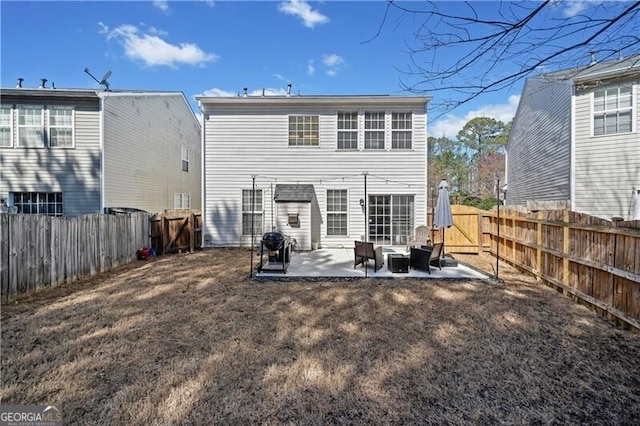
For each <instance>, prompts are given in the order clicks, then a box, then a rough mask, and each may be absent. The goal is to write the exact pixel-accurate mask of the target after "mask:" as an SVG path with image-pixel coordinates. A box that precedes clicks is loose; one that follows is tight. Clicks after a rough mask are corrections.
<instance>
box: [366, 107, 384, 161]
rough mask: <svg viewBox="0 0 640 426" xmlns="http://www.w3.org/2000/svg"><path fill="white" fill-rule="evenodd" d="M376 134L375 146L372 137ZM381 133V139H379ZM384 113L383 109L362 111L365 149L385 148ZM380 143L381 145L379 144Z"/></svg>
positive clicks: (376, 149)
mask: <svg viewBox="0 0 640 426" xmlns="http://www.w3.org/2000/svg"><path fill="white" fill-rule="evenodd" d="M374 135H376V140H375V146H372V137H373V136H374ZM380 135H382V140H380V139H379V137H380ZM385 139H386V113H385V112H384V111H365V113H364V149H365V151H381V150H384V148H385ZM381 143H382V146H380V144H381Z"/></svg>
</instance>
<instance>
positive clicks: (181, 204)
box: [173, 192, 191, 209]
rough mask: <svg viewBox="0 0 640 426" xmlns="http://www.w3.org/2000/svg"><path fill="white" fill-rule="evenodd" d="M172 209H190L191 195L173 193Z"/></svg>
mask: <svg viewBox="0 0 640 426" xmlns="http://www.w3.org/2000/svg"><path fill="white" fill-rule="evenodd" d="M173 208H174V209H190V208H191V194H183V193H181V192H175V193H174V194H173Z"/></svg>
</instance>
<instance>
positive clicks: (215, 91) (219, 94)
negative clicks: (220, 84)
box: [196, 87, 238, 98]
mask: <svg viewBox="0 0 640 426" xmlns="http://www.w3.org/2000/svg"><path fill="white" fill-rule="evenodd" d="M237 95H238V93H237V92H228V91H226V90H222V89H219V88H217V87H214V88H213V89H209V90H205V91H204V92H202V93H200V94H199V95H196V96H212V97H217V98H223V97H227V96H237Z"/></svg>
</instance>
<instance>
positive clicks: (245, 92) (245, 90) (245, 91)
mask: <svg viewBox="0 0 640 426" xmlns="http://www.w3.org/2000/svg"><path fill="white" fill-rule="evenodd" d="M242 90H244V94H243V95H242V96H249V95H248V94H247V90H249V89H248V88H247V87H245V88H243V89H242Z"/></svg>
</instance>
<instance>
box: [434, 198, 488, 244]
mask: <svg viewBox="0 0 640 426" xmlns="http://www.w3.org/2000/svg"><path fill="white" fill-rule="evenodd" d="M451 214H452V215H453V226H452V227H451V228H447V229H445V230H444V246H445V251H446V252H447V253H475V254H477V253H481V252H482V250H483V249H484V248H485V246H486V248H487V249H488V248H489V241H488V239H487V241H486V242H485V241H484V236H483V233H482V220H483V219H482V211H481V210H479V209H477V208H475V207H469V206H463V205H459V204H454V205H452V206H451ZM427 223H428V224H429V227H430V228H431V239H432V240H433V241H434V242H436V243H437V242H441V241H442V234H443V233H442V230H439V229H436V230H434V229H433V225H432V224H433V213H432V212H429V213H428V214H427Z"/></svg>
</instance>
